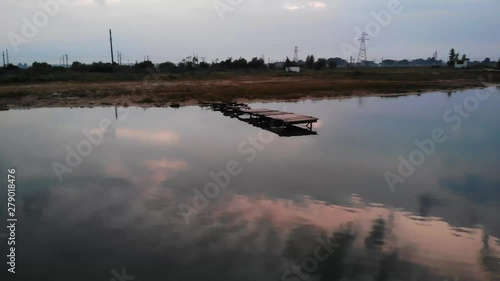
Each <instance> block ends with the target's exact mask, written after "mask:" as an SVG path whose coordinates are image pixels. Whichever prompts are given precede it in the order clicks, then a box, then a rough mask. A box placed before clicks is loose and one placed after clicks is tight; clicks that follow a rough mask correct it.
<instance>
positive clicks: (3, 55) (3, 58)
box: [2, 51, 5, 67]
mask: <svg viewBox="0 0 500 281" xmlns="http://www.w3.org/2000/svg"><path fill="white" fill-rule="evenodd" d="M2 60H3V67H5V52H4V51H2Z"/></svg>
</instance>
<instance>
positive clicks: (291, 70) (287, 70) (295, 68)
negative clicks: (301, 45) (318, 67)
mask: <svg viewBox="0 0 500 281" xmlns="http://www.w3.org/2000/svg"><path fill="white" fill-rule="evenodd" d="M285 70H286V72H297V73H298V72H300V66H290V67H287V68H285Z"/></svg>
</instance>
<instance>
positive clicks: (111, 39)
mask: <svg viewBox="0 0 500 281" xmlns="http://www.w3.org/2000/svg"><path fill="white" fill-rule="evenodd" d="M109 45H110V47H111V65H113V64H115V58H114V54H113V35H112V34H111V29H110V30H109Z"/></svg>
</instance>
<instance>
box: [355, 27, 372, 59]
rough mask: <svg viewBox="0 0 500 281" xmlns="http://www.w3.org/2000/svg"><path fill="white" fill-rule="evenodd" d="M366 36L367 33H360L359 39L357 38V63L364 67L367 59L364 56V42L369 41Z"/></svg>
mask: <svg viewBox="0 0 500 281" xmlns="http://www.w3.org/2000/svg"><path fill="white" fill-rule="evenodd" d="M367 36H368V33H366V32H363V33H361V38H359V41H360V42H361V44H360V45H359V55H358V63H363V62H364V63H365V65H368V57H367V56H366V41H370V39H368V37H367Z"/></svg>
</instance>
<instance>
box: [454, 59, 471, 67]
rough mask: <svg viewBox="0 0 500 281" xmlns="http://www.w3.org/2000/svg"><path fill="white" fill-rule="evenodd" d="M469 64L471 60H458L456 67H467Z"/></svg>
mask: <svg viewBox="0 0 500 281" xmlns="http://www.w3.org/2000/svg"><path fill="white" fill-rule="evenodd" d="M468 65H469V60H468V59H466V60H456V61H455V68H467V66H468Z"/></svg>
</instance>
